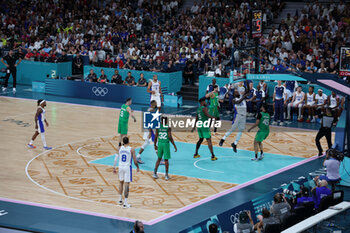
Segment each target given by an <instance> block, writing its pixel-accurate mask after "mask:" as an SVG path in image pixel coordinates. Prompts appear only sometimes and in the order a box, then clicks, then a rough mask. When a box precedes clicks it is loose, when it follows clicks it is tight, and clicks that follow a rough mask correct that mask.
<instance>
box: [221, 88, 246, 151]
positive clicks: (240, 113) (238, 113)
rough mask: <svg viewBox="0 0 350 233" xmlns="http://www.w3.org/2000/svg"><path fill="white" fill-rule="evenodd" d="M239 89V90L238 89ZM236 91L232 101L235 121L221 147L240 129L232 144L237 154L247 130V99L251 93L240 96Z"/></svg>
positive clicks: (222, 140)
mask: <svg viewBox="0 0 350 233" xmlns="http://www.w3.org/2000/svg"><path fill="white" fill-rule="evenodd" d="M237 89H238V88H237ZM237 89H236V90H235V92H234V96H235V98H234V99H233V100H232V103H233V120H232V127H231V129H230V130H229V131H227V132H226V133H225V135H224V137H223V138H222V139H221V140H220V142H219V146H222V145H223V144H224V142H225V140H226V138H227V137H228V136H230V134H231V133H232V132H233V131H235V129H237V128H238V130H239V131H238V134H237V136H236V140H235V141H234V142H233V143H232V144H231V146H232V148H233V151H234V152H235V153H237V144H238V141H239V139H240V138H241V136H242V132H243V130H244V129H245V124H246V116H247V104H246V101H245V99H246V97H247V96H248V95H249V94H250V92H249V91H246V92H245V93H244V94H243V95H240V93H239V91H238V90H237Z"/></svg>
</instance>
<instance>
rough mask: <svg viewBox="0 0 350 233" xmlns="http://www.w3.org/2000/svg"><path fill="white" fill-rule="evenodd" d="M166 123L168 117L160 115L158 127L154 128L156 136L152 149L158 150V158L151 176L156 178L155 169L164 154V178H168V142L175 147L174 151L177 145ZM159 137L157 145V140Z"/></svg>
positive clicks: (169, 156)
mask: <svg viewBox="0 0 350 233" xmlns="http://www.w3.org/2000/svg"><path fill="white" fill-rule="evenodd" d="M167 124H168V118H167V117H162V118H161V125H160V128H159V129H157V130H156V137H155V139H154V150H155V151H158V159H157V162H156V166H155V168H154V173H153V176H152V177H153V178H154V179H158V178H159V177H158V175H157V170H158V167H159V164H160V161H161V160H162V158H163V156H164V161H165V180H169V179H170V177H169V174H168V172H169V159H170V158H171V155H170V143H169V141H170V142H171V144H173V146H174V148H175V152H176V151H177V147H176V145H175V142H174V139H173V136H172V134H171V128H170V127H168V126H167ZM158 139H159V142H158V145H157V141H158Z"/></svg>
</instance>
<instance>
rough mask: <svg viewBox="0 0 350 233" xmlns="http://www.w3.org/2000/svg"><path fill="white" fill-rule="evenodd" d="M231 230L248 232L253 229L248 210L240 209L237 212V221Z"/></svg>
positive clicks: (240, 232)
mask: <svg viewBox="0 0 350 233" xmlns="http://www.w3.org/2000/svg"><path fill="white" fill-rule="evenodd" d="M233 231H234V232H235V233H250V232H255V231H254V222H253V219H252V216H251V215H250V211H249V210H248V211H242V212H241V213H240V214H239V219H238V223H236V224H235V225H234V226H233Z"/></svg>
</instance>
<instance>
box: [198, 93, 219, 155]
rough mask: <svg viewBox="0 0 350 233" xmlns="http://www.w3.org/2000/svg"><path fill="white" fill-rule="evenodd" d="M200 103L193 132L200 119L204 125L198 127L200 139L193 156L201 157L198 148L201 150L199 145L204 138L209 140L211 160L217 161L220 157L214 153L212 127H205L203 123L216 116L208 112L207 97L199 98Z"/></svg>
mask: <svg viewBox="0 0 350 233" xmlns="http://www.w3.org/2000/svg"><path fill="white" fill-rule="evenodd" d="M199 103H200V106H199V108H198V109H197V117H196V123H195V125H194V127H193V129H192V132H193V131H194V129H195V128H196V125H197V121H200V122H202V124H201V125H202V126H201V127H197V131H198V136H199V140H198V142H197V144H196V152H195V153H194V155H193V158H195V159H197V158H199V157H201V156H200V155H199V154H198V150H199V147H200V146H201V144H202V142H203V140H204V138H205V139H206V140H207V142H208V148H209V150H210V153H211V160H212V161H215V160H217V159H218V158H217V157H215V155H214V151H213V143H212V141H211V135H210V128H209V127H205V126H204V125H203V123H204V122H205V121H207V120H208V119H209V118H211V119H215V117H214V116H212V115H210V114H209V113H208V108H207V106H206V105H207V103H206V98H205V97H202V98H201V99H200V100H199Z"/></svg>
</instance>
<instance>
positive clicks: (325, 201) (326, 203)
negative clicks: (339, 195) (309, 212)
mask: <svg viewBox="0 0 350 233" xmlns="http://www.w3.org/2000/svg"><path fill="white" fill-rule="evenodd" d="M332 204H333V196H332V195H330V196H326V197H323V198H322V199H321V202H320V206H319V207H318V209H317V212H321V211H324V210H326V209H328V208H329V207H330V206H331V205H332Z"/></svg>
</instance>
